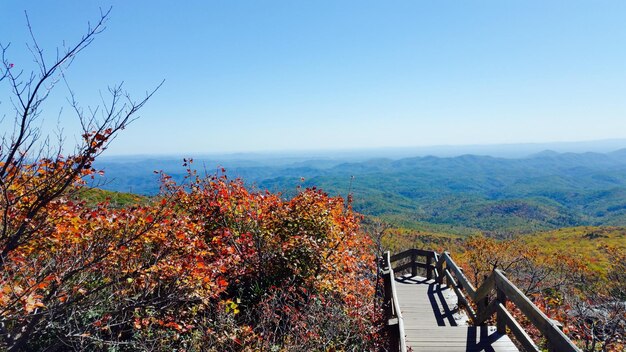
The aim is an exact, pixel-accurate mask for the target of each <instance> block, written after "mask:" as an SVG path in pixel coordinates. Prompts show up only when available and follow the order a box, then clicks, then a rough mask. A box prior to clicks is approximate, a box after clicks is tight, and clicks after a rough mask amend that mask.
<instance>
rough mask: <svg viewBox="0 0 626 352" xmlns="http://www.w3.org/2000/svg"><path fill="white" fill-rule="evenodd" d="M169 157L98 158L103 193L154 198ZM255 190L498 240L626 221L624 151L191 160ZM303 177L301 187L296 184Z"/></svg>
mask: <svg viewBox="0 0 626 352" xmlns="http://www.w3.org/2000/svg"><path fill="white" fill-rule="evenodd" d="M181 163H182V160H180V159H175V158H162V159H156V158H154V159H147V158H138V159H134V160H132V159H131V160H129V159H126V160H125V159H124V158H121V159H118V160H110V159H105V160H100V161H99V162H98V164H97V166H98V167H99V168H103V169H104V170H105V172H106V184H105V185H104V186H103V187H102V188H105V189H109V190H115V191H123V192H132V193H140V194H148V195H151V194H156V193H157V192H158V187H159V185H158V181H157V177H156V175H155V174H154V173H153V171H154V170H163V171H164V172H166V173H168V174H170V175H171V176H173V177H174V178H177V179H181V178H182V176H183V173H184V168H183V167H182V166H180V165H181ZM194 164H195V167H196V168H198V169H200V170H203V171H204V170H206V172H208V173H214V172H215V170H217V167H218V165H219V166H223V167H226V168H227V174H228V175H229V176H230V177H241V178H243V179H244V180H245V181H246V183H248V184H249V185H251V186H253V187H257V188H259V189H269V190H271V191H278V192H282V193H284V194H285V195H290V194H292V193H293V192H295V191H296V189H297V186H298V185H301V186H304V187H312V186H316V187H320V188H322V189H324V190H325V191H327V192H328V193H330V194H332V195H342V196H346V195H347V194H348V193H349V192H350V193H352V194H353V197H354V207H355V209H356V210H357V211H359V212H362V213H363V214H366V215H370V216H376V217H380V218H382V219H383V220H385V221H388V222H391V223H393V224H395V225H397V226H404V227H413V228H424V227H425V226H426V227H430V228H435V229H440V230H445V231H452V232H460V233H467V232H473V231H484V232H492V233H495V234H509V233H525V232H531V231H536V230H545V229H553V228H558V227H565V226H577V225H626V149H620V150H617V151H614V152H608V153H597V152H585V153H571V152H568V153H560V152H557V151H553V150H545V151H541V152H538V153H535V154H533V155H529V156H527V157H523V158H501V157H493V156H479V155H470V154H468V155H460V156H455V157H435V156H422V157H412V158H402V159H397V160H394V159H389V158H377V159H369V160H365V161H345V160H340V159H315V160H302V159H297V158H294V159H291V160H290V159H280V158H277V159H276V160H273V161H263V160H243V159H239V160H225V161H221V162H220V161H218V160H208V159H204V160H198V161H196V162H195V163H194ZM301 178H304V179H305V181H301Z"/></svg>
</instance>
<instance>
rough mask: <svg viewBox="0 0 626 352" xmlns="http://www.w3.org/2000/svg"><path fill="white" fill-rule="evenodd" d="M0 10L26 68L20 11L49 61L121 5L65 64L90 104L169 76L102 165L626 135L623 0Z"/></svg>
mask: <svg viewBox="0 0 626 352" xmlns="http://www.w3.org/2000/svg"><path fill="white" fill-rule="evenodd" d="M0 3H1V6H2V7H1V10H0V42H2V43H3V44H6V43H8V42H11V43H12V44H11V47H10V50H9V52H8V57H9V58H10V59H11V60H12V62H14V64H15V67H16V68H19V69H25V70H30V69H32V68H33V66H32V60H31V59H30V58H29V57H28V56H27V55H26V54H27V53H28V52H27V49H26V47H25V43H26V41H27V40H28V32H27V30H26V25H25V17H24V10H26V11H27V12H28V14H29V17H30V20H31V22H32V25H33V27H34V31H35V34H36V36H37V37H38V39H39V41H40V43H41V44H42V46H44V47H46V48H48V51H47V53H48V54H50V55H53V53H54V51H53V48H54V47H55V46H57V45H61V44H62V42H63V40H65V41H67V42H68V43H73V42H75V41H76V40H77V39H78V38H79V37H80V35H81V34H82V33H83V32H84V31H85V29H86V23H87V22H88V21H94V20H96V19H97V17H98V14H99V7H102V8H105V9H106V8H108V7H110V6H112V7H113V10H112V12H111V16H110V21H109V22H108V25H107V30H106V31H105V32H104V33H102V34H101V35H99V36H98V37H97V39H96V41H95V42H94V43H93V44H92V45H91V46H90V47H89V48H88V49H87V50H86V51H85V52H84V53H82V54H81V55H80V56H79V57H78V58H77V60H76V61H75V63H74V64H73V66H72V67H71V68H70V70H69V82H70V84H71V85H72V87H73V88H74V89H75V90H76V92H77V93H78V98H79V100H80V101H84V102H85V104H87V103H89V102H93V101H95V100H93V99H95V97H97V95H98V91H99V90H105V89H106V87H107V85H112V84H114V83H116V82H120V81H124V82H125V86H126V88H127V89H128V90H129V91H130V92H131V93H134V94H135V95H136V96H137V97H139V96H141V94H142V93H143V92H145V91H146V90H149V89H150V88H152V87H154V86H155V85H157V84H158V83H159V82H160V81H161V80H162V79H165V81H166V82H165V85H164V86H163V87H162V89H161V90H160V91H159V92H158V93H157V94H156V95H155V96H154V97H153V99H152V100H151V101H150V102H149V103H148V105H147V106H146V107H145V108H144V109H143V110H142V111H141V119H139V120H138V121H136V122H135V123H133V124H132V125H131V126H129V128H127V129H126V130H124V131H123V132H122V134H121V135H120V136H119V138H118V139H117V140H116V141H115V142H114V143H113V145H112V146H111V149H110V150H109V154H140V153H169V154H181V153H182V154H184V153H223V152H240V151H253V152H254V151H271V150H311V149H338V148H339V149H350V148H375V147H402V146H423V145H442V144H451V145H463V144H492V143H494V144H495V143H519V142H548V141H576V140H593V139H607V138H625V137H626V2H625V1H623V0H620V1H591V0H590V1H575V0H566V1H547V0H541V1H521V0H520V1H512V0H511V1H502V0H494V1H421V0H410V1H365V0H358V1H348V0H333V1H323V0H311V1H296V0H285V1H269V0H267V1H251V0H250V1H237V0H221V1H209V0H205V1H156V0H150V1H138V0H133V1H130V0H126V1H111V0H109V1H84V0H72V1H70V0H58V1H35V0H2V1H1V2H0ZM0 92H2V95H1V96H0V109H6V108H7V107H8V106H9V105H8V104H9V102H8V101H7V99H6V97H7V96H6V89H3V90H1V89H0ZM62 94H64V91H63V88H62V87H60V89H59V91H58V92H57V95H54V96H52V98H51V99H50V102H49V104H48V105H47V106H45V108H47V109H46V110H45V111H44V116H45V117H46V118H47V122H46V123H49V122H50V121H56V120H57V115H58V111H59V106H60V104H61V103H62V102H63V99H61V97H62ZM61 120H62V123H61V124H62V125H63V126H64V127H65V129H66V131H65V133H66V134H70V135H71V134H72V133H73V132H74V131H75V129H74V128H73V127H72V126H74V125H75V124H74V125H72V117H71V116H70V115H67V116H66V115H62V118H61ZM5 123H6V121H5ZM44 126H47V125H44Z"/></svg>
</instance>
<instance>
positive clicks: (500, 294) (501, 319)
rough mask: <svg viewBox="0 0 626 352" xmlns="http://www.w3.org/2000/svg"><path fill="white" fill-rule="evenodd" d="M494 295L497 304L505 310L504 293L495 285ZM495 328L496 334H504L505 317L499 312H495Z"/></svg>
mask: <svg viewBox="0 0 626 352" xmlns="http://www.w3.org/2000/svg"><path fill="white" fill-rule="evenodd" d="M496 295H497V296H496V299H497V300H498V303H500V304H502V306H503V307H504V308H506V293H504V291H502V290H501V289H500V288H499V287H498V286H497V285H496ZM496 326H497V328H498V333H500V334H506V317H504V316H503V313H502V312H500V311H498V312H496Z"/></svg>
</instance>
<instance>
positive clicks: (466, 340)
mask: <svg viewBox="0 0 626 352" xmlns="http://www.w3.org/2000/svg"><path fill="white" fill-rule="evenodd" d="M396 290H397V296H398V302H399V303H400V310H401V311H402V316H403V318H404V328H405V334H406V341H407V346H409V347H410V348H411V350H412V351H414V352H419V351H429V352H434V351H444V352H445V351H448V352H460V351H463V352H480V351H485V352H518V351H519V350H518V349H517V347H515V345H514V344H513V342H512V341H511V339H510V338H509V337H508V336H506V335H502V334H498V332H497V331H496V328H495V327H488V326H480V327H472V326H468V324H467V322H468V320H467V316H466V315H465V314H464V312H463V311H460V310H459V309H458V300H457V296H456V294H455V293H454V291H453V290H452V289H451V288H447V287H446V286H445V285H441V286H440V285H438V284H437V283H436V282H435V281H434V280H427V279H426V278H423V277H419V276H415V277H411V276H410V275H405V276H401V277H398V278H396Z"/></svg>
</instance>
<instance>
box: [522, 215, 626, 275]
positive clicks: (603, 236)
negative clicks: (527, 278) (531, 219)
mask: <svg viewBox="0 0 626 352" xmlns="http://www.w3.org/2000/svg"><path fill="white" fill-rule="evenodd" d="M523 240H524V241H525V242H526V243H528V244H530V245H534V246H536V248H537V250H538V253H537V255H538V256H541V255H543V256H550V255H554V254H556V253H559V252H560V253H564V252H567V253H569V254H570V255H571V256H576V257H579V258H581V259H582V260H583V261H584V262H585V263H586V264H587V265H588V267H589V269H591V270H594V271H596V272H599V273H601V274H606V270H607V268H608V266H609V262H608V257H607V255H606V251H607V249H608V248H617V249H621V250H622V251H626V227H591V226H581V227H574V228H562V229H558V230H554V231H548V232H543V233H537V234H534V235H532V236H525V237H524V238H523Z"/></svg>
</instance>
